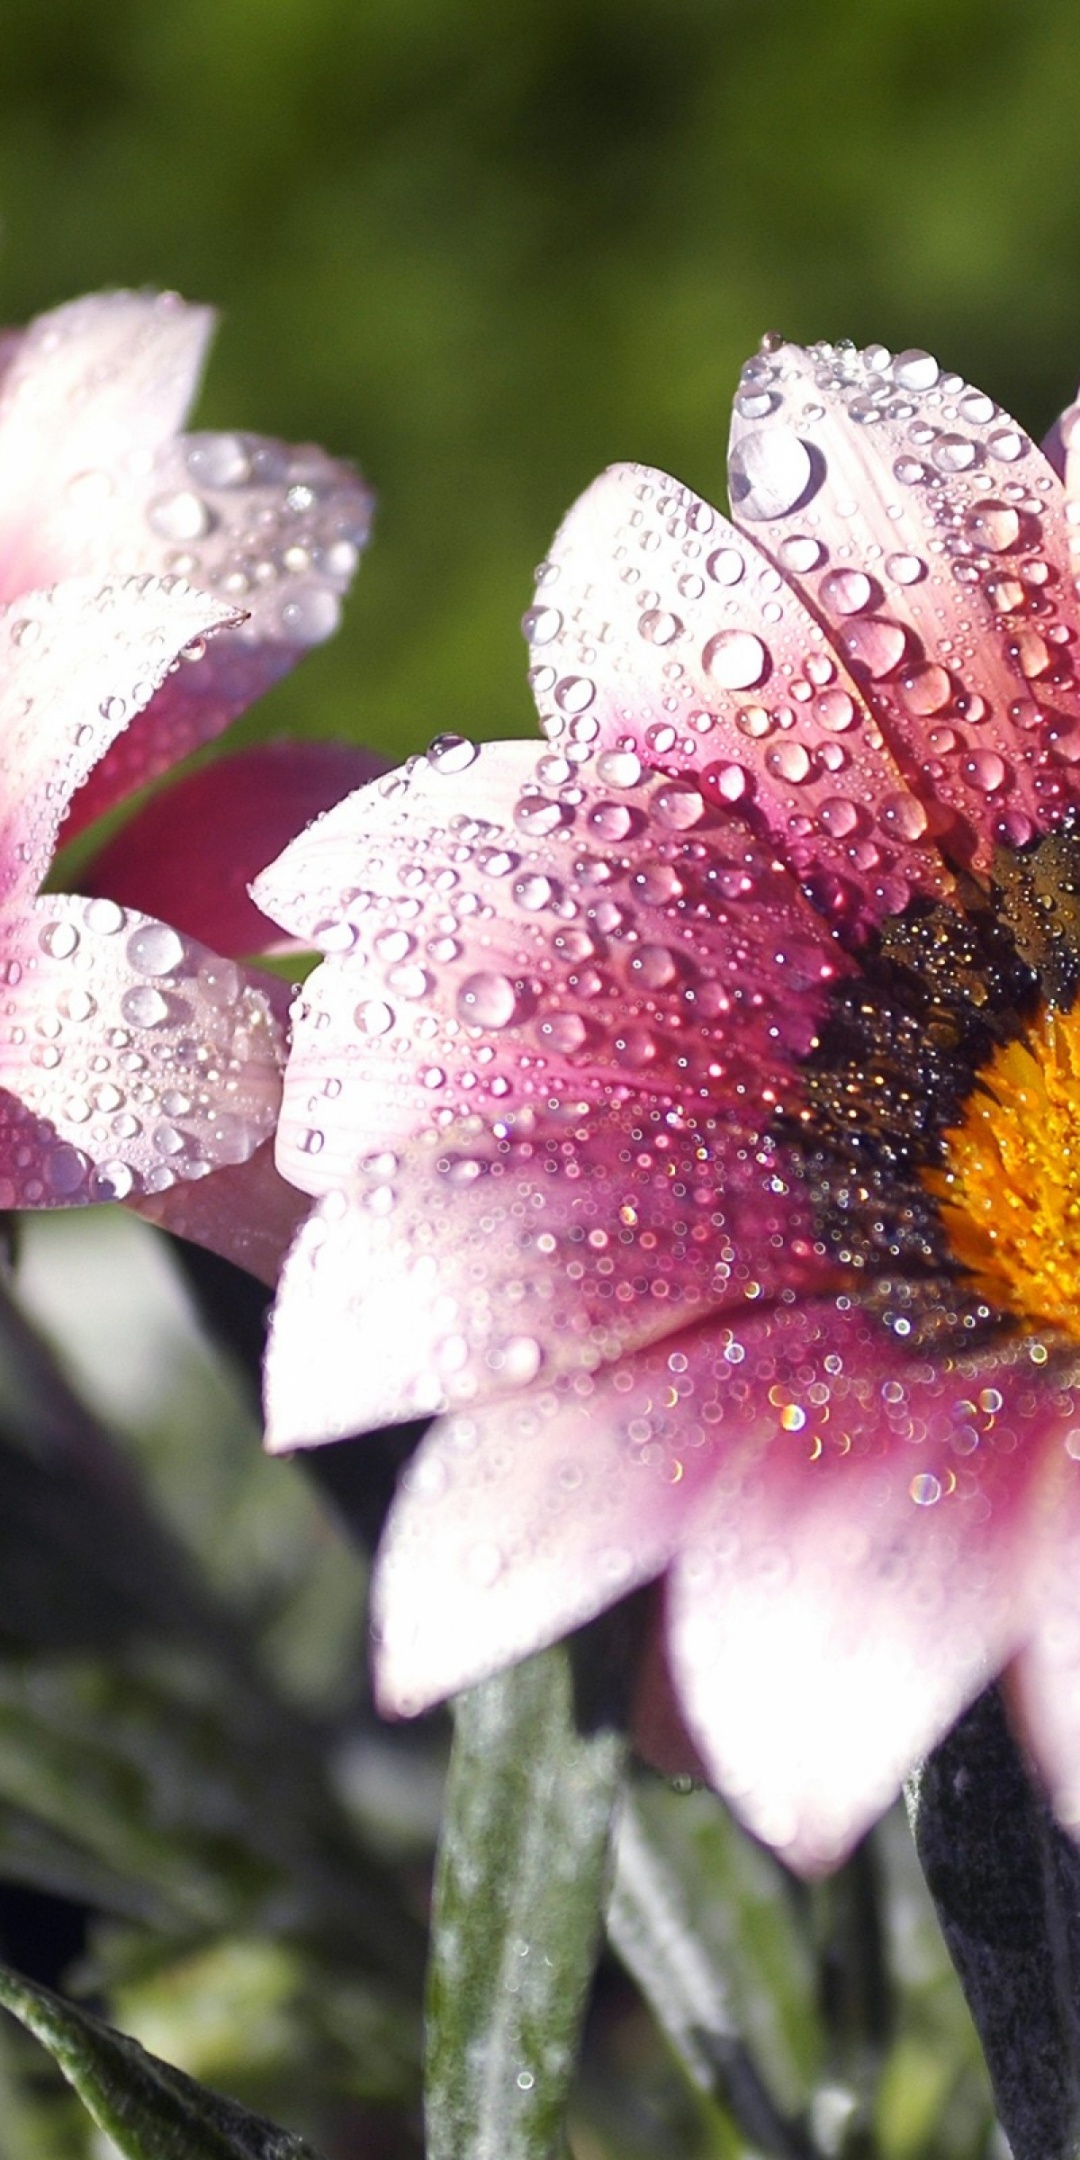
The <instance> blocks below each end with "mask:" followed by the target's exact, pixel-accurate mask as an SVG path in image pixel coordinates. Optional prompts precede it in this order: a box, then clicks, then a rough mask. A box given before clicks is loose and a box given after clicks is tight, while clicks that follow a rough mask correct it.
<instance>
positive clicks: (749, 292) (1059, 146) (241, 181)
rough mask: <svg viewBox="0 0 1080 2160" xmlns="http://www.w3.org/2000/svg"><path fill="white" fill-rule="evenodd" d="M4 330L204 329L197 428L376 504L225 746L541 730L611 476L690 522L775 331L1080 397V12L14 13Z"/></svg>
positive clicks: (180, 1) (7, 8)
mask: <svg viewBox="0 0 1080 2160" xmlns="http://www.w3.org/2000/svg"><path fill="white" fill-rule="evenodd" d="M0 31H2V48H0V51H2V59H0V218H2V234H0V288H2V295H3V299H2V308H3V313H4V315H6V317H7V319H8V320H10V321H18V320H20V319H22V318H24V317H25V316H27V315H28V314H30V313H32V312H34V311H36V310H38V309H40V308H43V307H46V306H48V305H50V304H51V303H53V302H55V301H57V300H60V299H62V298H64V297H67V296H68V295H70V294H73V293H75V292H78V291H81V290H85V289H89V288H91V287H94V286H97V285H102V284H117V283H134V284H142V283H147V284H155V285H156V284H170V285H175V286H177V287H178V288H179V289H180V290H182V291H183V292H185V293H187V294H189V295H190V296H192V297H200V298H209V299H212V300H214V301H216V302H218V303H219V304H220V306H221V307H222V308H223V310H224V311H225V320H224V327H223V330H222V335H221V340H220V343H219V345H218V347H217V349H216V353H215V357H214V360H213V363H212V367H211V372H210V376H209V380H208V383H207V387H206V392H205V397H204V401H203V405H202V408H201V418H202V419H203V420H204V421H206V422H207V423H211V424H225V425H230V424H231V425H239V426H246V427H251V428H256V429H265V430H267V431H275V432H279V433H281V434H283V435H286V436H291V437H299V438H304V437H308V438H310V437H315V438H317V439H321V440H323V441H325V442H326V443H327V444H328V445H329V446H330V447H332V448H333V449H335V450H337V451H339V452H345V453H348V454H349V455H351V456H353V457H355V458H356V459H358V460H359V461H360V462H361V463H362V464H363V466H364V467H365V469H366V470H367V472H368V473H369V475H370V477H371V478H372V480H373V481H374V482H375V484H376V486H377V488H378V491H379V496H380V504H381V508H380V516H379V523H378V527H377V538H376V543H375V545H374V547H373V549H372V552H371V554H370V556H369V559H368V562H367V565H366V567H365V569H364V572H363V575H362V578H361V581H360V590H359V593H358V596H357V599H356V601H355V602H354V604H353V606H352V608H351V610H350V612H349V616H348V621H347V626H346V629H345V632H344V634H343V635H342V637H341V638H340V639H339V640H338V641H337V642H336V643H335V644H334V645H333V646H332V647H331V648H329V649H328V650H327V651H325V652H323V653H321V654H320V655H318V656H316V657H315V658H314V659H313V660H312V661H311V662H309V664H308V665H307V666H306V667H305V668H304V669H302V670H301V671H300V674H299V675H298V676H297V677H296V678H294V679H293V680H292V681H291V682H290V683H289V684H287V685H285V686H284V687H283V688H282V689H281V690H280V691H279V692H278V693H277V694H276V695H275V697H274V698H273V699H271V700H269V701H267V703H266V704H265V705H264V706H263V707H261V708H260V711H259V713H258V714H257V715H256V716H255V717H254V718H253V719H250V720H248V721H247V722H245V723H244V732H245V734H248V735H250V734H252V733H261V732H268V731H275V730H283V729H290V730H291V729H304V730H307V731H309V732H314V733H322V734H326V733H335V732H336V733H346V734H349V735H353V736H356V737H359V738H366V739H368V740H370V741H372V742H374V743H377V744H379V745H381V746H383V747H384V748H386V749H389V750H391V751H393V752H399V753H400V752H404V751H406V750H409V749H413V748H417V747H420V746H422V744H423V743H424V742H425V741H426V740H427V739H428V737H429V736H430V735H432V734H433V733H435V732H437V731H438V730H439V729H442V728H455V729H459V730H461V731H464V732H472V733H477V734H482V735H488V734H500V733H507V732H512V733H520V732H524V731H526V730H527V729H528V727H529V725H530V713H531V708H530V705H529V701H528V697H527V693H526V690H525V687H524V666H523V649H522V647H521V643H520V638H519V633H518V628H517V624H518V619H519V617H520V615H521V612H522V610H523V608H524V607H525V605H526V604H527V602H528V599H529V596H530V579H531V570H532V566H533V565H534V564H535V562H536V561H537V560H538V559H539V558H540V556H541V555H542V554H543V552H544V549H545V546H546V544H547V541H548V539H549V537H550V534H551V532H552V530H553V528H554V526H555V524H556V523H557V521H558V519H559V517H560V516H561V514H562V512H563V511H564V510H565V509H566V507H567V506H568V504H569V503H570V502H571V501H572V499H573V498H574V496H575V495H576V494H577V493H578V492H579V491H580V490H581V489H582V488H583V487H585V486H586V485H587V484H588V482H589V481H590V480H591V479H592V477H593V476H594V474H595V473H596V472H597V471H598V470H599V468H600V467H601V466H602V465H603V464H605V463H606V462H608V461H610V460H611V459H613V458H619V457H627V456H631V457H638V458H642V459H645V460H648V461H650V462H653V463H657V464H660V465H663V466H666V467H667V468H668V469H670V470H673V471H674V472H676V473H677V474H679V476H680V477H682V478H684V479H686V480H689V481H691V482H692V483H693V484H694V485H696V486H697V487H698V488H699V489H700V490H701V491H702V492H703V493H705V494H706V495H711V496H713V497H714V498H715V496H716V495H717V493H718V492H719V491H720V490H721V488H722V477H721V476H722V470H723V445H724V438H725V431H726V411H727V406H728V403H729V400H730V395H731V391H732V387H733V383H734V379H735V375H736V371H737V367H738V363H739V361H740V359H741V358H742V357H743V356H744V355H745V354H746V353H747V352H748V351H749V350H751V349H752V348H753V347H754V346H755V345H756V343H757V341H758V338H759V337H760V335H761V332H762V331H763V330H764V329H767V328H771V327H779V328H782V329H783V330H784V331H785V332H786V333H787V334H789V335H791V336H794V337H797V338H804V339H809V338H814V337H822V336H824V337H836V336H842V335H850V336H851V337H853V338H855V339H857V340H865V339H869V338H871V337H873V338H880V339H883V340H884V341H886V342H888V343H891V344H893V345H900V346H903V345H912V344H918V345H927V346H929V347H931V348H933V349H934V350H936V351H937V352H939V354H940V355H941V356H942V357H943V358H944V359H946V360H947V361H948V363H949V364H950V365H951V366H955V367H958V368H961V369H963V370H964V371H965V372H967V373H968V374H969V375H970V376H972V377H973V378H974V379H975V380H977V381H980V382H982V383H983V384H984V385H985V386H986V387H987V388H989V389H991V390H992V391H993V392H994V394H995V395H996V396H998V397H999V398H1001V399H1002V400H1003V401H1004V402H1005V403H1007V404H1009V405H1011V407H1012V409H1013V410H1014V411H1016V412H1017V413H1018V415H1019V416H1020V417H1021V418H1022V419H1023V420H1024V421H1025V422H1026V423H1027V424H1028V425H1029V426H1031V427H1032V428H1033V429H1035V430H1039V429H1041V428H1042V427H1044V426H1045V425H1046V423H1047V422H1048V421H1049V420H1050V418H1051V417H1052V415H1053V413H1054V411H1055V410H1056V409H1057V407H1058V406H1059V405H1060V404H1061V403H1062V402H1063V401H1064V400H1065V398H1066V397H1067V396H1068V394H1069V393H1070V391H1071V389H1072V386H1073V383H1074V380H1075V377H1076V373H1077V369H1078V367H1080V284H1078V280H1077V274H1076V273H1077V268H1078V266H1080V126H1078V104H1080V99H1078V92H1080V10H1078V9H1077V7H1076V4H1075V0H1028V4H1026V5H1021V4H1020V0H806V4H800V0H546V4H545V5H542V6H541V5H540V4H538V0H533V4H529V0H168V4H163V0H110V4H109V5H108V6H101V5H98V6H93V5H90V4H89V0H38V4H37V6H34V7H32V6H29V5H27V4H26V0H20V4H15V0H0Z"/></svg>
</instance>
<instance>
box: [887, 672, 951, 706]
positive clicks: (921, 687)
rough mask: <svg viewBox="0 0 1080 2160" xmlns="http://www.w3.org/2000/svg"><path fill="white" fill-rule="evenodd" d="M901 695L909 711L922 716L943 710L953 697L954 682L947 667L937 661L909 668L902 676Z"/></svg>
mask: <svg viewBox="0 0 1080 2160" xmlns="http://www.w3.org/2000/svg"><path fill="white" fill-rule="evenodd" d="M900 696H901V697H902V699H903V701H904V704H905V705H906V706H907V709H908V711H909V713H915V714H916V715H918V716H921V715H923V714H927V713H936V712H942V711H943V710H944V708H945V706H946V705H948V703H949V702H950V700H951V698H952V683H951V682H950V680H949V677H948V675H947V674H946V671H945V669H944V668H943V667H938V666H937V664H936V663H931V664H929V665H928V666H926V667H917V668H909V669H907V670H906V671H905V673H904V674H903V675H901V677H900Z"/></svg>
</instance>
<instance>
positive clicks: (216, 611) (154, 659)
mask: <svg viewBox="0 0 1080 2160" xmlns="http://www.w3.org/2000/svg"><path fill="white" fill-rule="evenodd" d="M230 620H231V610H230V609H229V608H228V607H227V606H226V605H225V604H224V603H223V602H222V601H220V600H213V599H210V598H209V597H208V596H207V595H206V594H205V593H197V592H193V591H192V590H191V588H190V587H189V586H185V585H183V584H182V583H180V582H179V581H178V580H169V579H165V580H163V579H160V578H149V577H139V578H125V579H120V580H118V581H117V582H115V583H113V584H101V583H100V582H99V581H97V580H93V579H88V578H79V579H72V580H71V581H69V582H68V583H67V584H64V585H57V586H54V587H53V588H52V590H51V591H49V592H44V593H29V594H26V595H24V597H23V598H22V599H20V600H18V601H16V602H15V603H14V604H13V605H12V606H11V607H8V608H5V609H3V610H2V611H0V652H2V653H3V668H2V674H0V740H2V743H3V756H4V764H5V771H6V774H7V785H6V787H5V790H4V799H3V805H2V807H0V903H8V904H10V902H11V900H12V899H13V898H15V897H22V896H26V895H28V894H30V893H32V892H34V891H36V889H37V887H38V885H39V884H40V883H41V880H42V878H43V877H44V875H45V872H46V870H47V868H48V866H49V863H50V861H51V859H52V854H53V848H54V845H55V842H56V834H57V830H58V827H59V824H60V820H61V818H62V816H63V814H64V809H65V806H66V804H67V802H68V799H69V797H70V795H71V792H72V790H73V789H75V788H76V787H78V785H79V784H80V782H81V781H82V780H83V779H84V778H85V776H86V775H87V773H89V771H90V770H91V768H92V766H93V765H94V763H95V762H96V760H97V759H98V758H100V756H101V755H102V752H103V750H104V749H106V748H107V746H108V744H109V743H111V742H112V741H113V740H114V738H115V737H116V736H117V735H118V734H119V733H120V730H121V729H122V728H124V727H126V726H127V725H128V723H129V722H130V720H131V718H132V715H133V714H134V713H136V712H137V711H138V710H139V709H140V707H141V706H142V705H143V704H145V702H146V699H147V698H148V697H149V696H150V695H151V692H152V691H153V689H154V688H155V687H156V685H157V684H158V683H160V682H162V681H163V679H164V678H165V677H166V675H167V674H168V672H169V670H170V669H171V668H172V667H173V666H174V664H175V663H176V661H177V655H178V654H180V653H181V652H182V651H183V649H184V647H185V646H188V645H189V644H190V643H191V641H192V640H193V639H194V638H197V637H202V636H203V635H205V634H206V633H207V632H208V631H210V630H213V629H214V627H215V625H219V624H222V623H225V622H228V621H230ZM183 664H184V663H183V662H181V665H183Z"/></svg>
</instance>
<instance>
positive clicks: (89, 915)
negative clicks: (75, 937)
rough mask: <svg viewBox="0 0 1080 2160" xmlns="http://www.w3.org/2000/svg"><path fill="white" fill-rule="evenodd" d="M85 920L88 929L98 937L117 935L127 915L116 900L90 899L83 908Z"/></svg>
mask: <svg viewBox="0 0 1080 2160" xmlns="http://www.w3.org/2000/svg"><path fill="white" fill-rule="evenodd" d="M83 920H84V922H85V924H86V927H87V929H88V930H93V931H94V932H95V933H96V935H97V936H98V937H115V936H116V933H117V931H118V930H122V929H123V927H124V924H125V922H126V921H127V917H126V915H125V913H124V910H123V908H122V907H117V904H116V902H115V900H88V901H87V903H86V906H85V908H84V910H83Z"/></svg>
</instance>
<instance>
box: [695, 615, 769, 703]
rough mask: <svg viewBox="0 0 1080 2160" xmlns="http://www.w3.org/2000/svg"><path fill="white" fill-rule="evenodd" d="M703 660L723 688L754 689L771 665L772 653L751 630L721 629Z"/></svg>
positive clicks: (709, 644)
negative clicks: (770, 656)
mask: <svg viewBox="0 0 1080 2160" xmlns="http://www.w3.org/2000/svg"><path fill="white" fill-rule="evenodd" d="M702 660H703V662H704V665H705V667H706V668H707V669H708V671H709V673H710V675H711V676H712V677H713V679H714V681H716V682H718V683H719V684H720V686H721V688H722V689H724V690H752V689H753V688H754V687H755V685H756V684H757V683H759V682H762V681H763V680H764V678H765V675H766V674H767V672H768V668H769V654H768V651H767V648H766V647H765V646H764V645H763V644H762V642H761V639H760V638H759V637H755V636H754V633H753V631H752V630H721V631H719V632H718V634H717V636H716V637H713V638H710V639H709V642H708V644H707V645H706V647H705V650H704V652H703V654H702Z"/></svg>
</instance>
